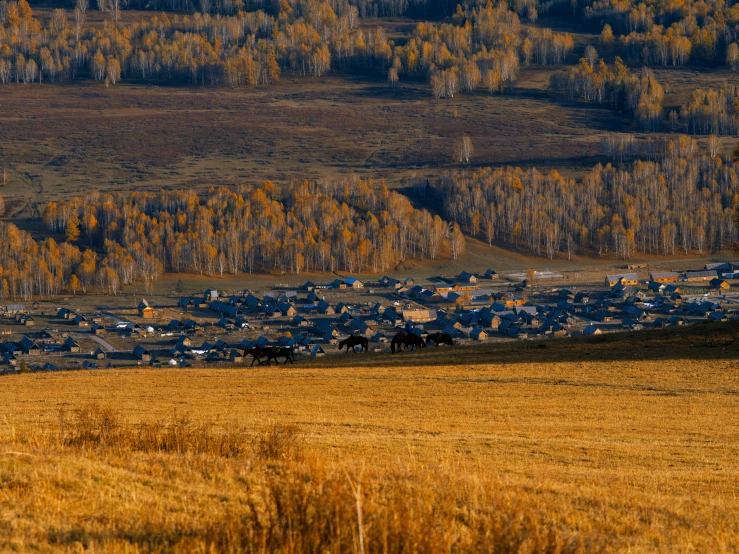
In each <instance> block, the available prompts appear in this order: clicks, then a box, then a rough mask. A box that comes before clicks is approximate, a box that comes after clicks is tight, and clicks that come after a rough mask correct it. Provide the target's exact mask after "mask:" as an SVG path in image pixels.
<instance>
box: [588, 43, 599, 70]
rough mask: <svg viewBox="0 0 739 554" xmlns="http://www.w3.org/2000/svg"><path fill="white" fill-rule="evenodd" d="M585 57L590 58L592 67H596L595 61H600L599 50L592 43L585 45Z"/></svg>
mask: <svg viewBox="0 0 739 554" xmlns="http://www.w3.org/2000/svg"><path fill="white" fill-rule="evenodd" d="M585 59H586V60H588V63H589V64H590V67H595V62H597V61H598V51H597V50H596V49H595V48H593V47H592V46H591V45H590V44H588V45H587V46H586V47H585Z"/></svg>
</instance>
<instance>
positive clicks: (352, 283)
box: [344, 277, 364, 289]
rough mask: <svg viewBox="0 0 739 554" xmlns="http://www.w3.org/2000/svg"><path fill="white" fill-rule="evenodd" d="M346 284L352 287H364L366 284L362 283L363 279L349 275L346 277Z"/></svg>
mask: <svg viewBox="0 0 739 554" xmlns="http://www.w3.org/2000/svg"><path fill="white" fill-rule="evenodd" d="M344 284H345V285H346V286H347V287H348V288H350V289H361V288H364V284H363V283H362V281H360V280H359V279H357V278H356V277H347V278H346V279H344Z"/></svg>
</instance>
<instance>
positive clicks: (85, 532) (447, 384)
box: [0, 326, 739, 552]
mask: <svg viewBox="0 0 739 554" xmlns="http://www.w3.org/2000/svg"><path fill="white" fill-rule="evenodd" d="M642 335H644V334H642ZM646 335H651V336H647V337H646V338H644V339H639V338H636V337H634V336H633V335H624V337H623V338H620V339H619V338H615V339H614V338H609V339H607V340H590V341H578V340H571V341H569V342H568V341H560V342H553V343H549V344H548V345H547V347H546V348H538V347H528V346H527V345H525V344H508V345H500V346H495V347H481V348H465V349H456V352H455V351H454V350H451V349H450V350H446V351H442V350H441V349H439V350H436V349H434V350H433V351H431V350H428V351H426V352H424V353H422V354H419V355H417V356H414V355H413V354H406V353H403V354H401V355H397V356H395V357H391V356H390V355H383V356H372V355H356V356H352V355H348V356H342V357H329V358H325V359H323V360H311V361H303V362H298V363H297V364H295V366H287V367H279V368H277V367H274V366H273V367H271V368H258V369H256V368H255V369H207V368H204V369H191V370H149V369H146V370H115V371H113V370H111V371H91V372H81V371H78V372H66V373H55V374H24V375H20V376H11V377H6V378H3V379H2V380H1V381H0V387H2V390H3V400H4V403H3V417H2V423H3V424H2V436H1V439H0V440H1V441H2V447H1V448H0V451H2V456H1V457H0V492H1V494H0V506H2V510H1V511H0V513H1V514H2V516H0V548H1V549H2V550H17V551H27V550H37V549H41V550H48V549H52V550H62V551H63V550H69V551H73V550H79V549H80V548H94V549H95V550H96V551H97V550H105V551H137V550H138V551H171V550H178V551H200V552H206V551H234V550H242V549H243V550H252V551H257V550H258V551H284V552H305V551H321V552H328V551H330V552H347V551H362V549H364V551H365V552H380V551H387V552H420V551H423V552H438V551H472V550H475V551H485V552H490V551H496V552H519V551H522V552H576V551H582V552H594V551H596V552H597V551H603V552H611V551H629V550H630V551H634V552H642V551H658V552H686V551H690V550H692V551H698V552H721V551H733V550H735V549H736V548H737V547H739V531H737V530H738V529H739V500H738V499H737V490H739V488H738V487H739V463H738V462H737V459H739V442H738V441H737V437H738V436H739V423H738V422H739V403H737V395H738V394H739V386H738V382H737V362H736V359H737V340H736V329H734V328H732V327H727V326H713V327H711V326H701V327H700V328H698V329H697V330H691V331H686V330H681V332H672V331H670V332H659V333H646ZM360 529H361V531H360Z"/></svg>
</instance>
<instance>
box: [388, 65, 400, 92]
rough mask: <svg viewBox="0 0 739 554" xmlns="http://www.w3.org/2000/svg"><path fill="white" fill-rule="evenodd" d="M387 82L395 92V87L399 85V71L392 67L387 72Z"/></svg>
mask: <svg viewBox="0 0 739 554" xmlns="http://www.w3.org/2000/svg"><path fill="white" fill-rule="evenodd" d="M387 80H388V82H389V83H390V86H391V87H393V90H395V87H396V86H397V84H398V70H397V69H395V68H394V67H391V68H390V69H389V70H388V72H387Z"/></svg>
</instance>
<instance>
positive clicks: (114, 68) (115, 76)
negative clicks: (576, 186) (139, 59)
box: [107, 56, 121, 85]
mask: <svg viewBox="0 0 739 554" xmlns="http://www.w3.org/2000/svg"><path fill="white" fill-rule="evenodd" d="M107 72H108V80H109V81H110V84H111V85H115V84H116V83H117V82H118V80H119V79H120V78H121V64H120V63H118V60H116V59H115V58H114V57H112V56H111V57H110V58H108V64H107Z"/></svg>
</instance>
